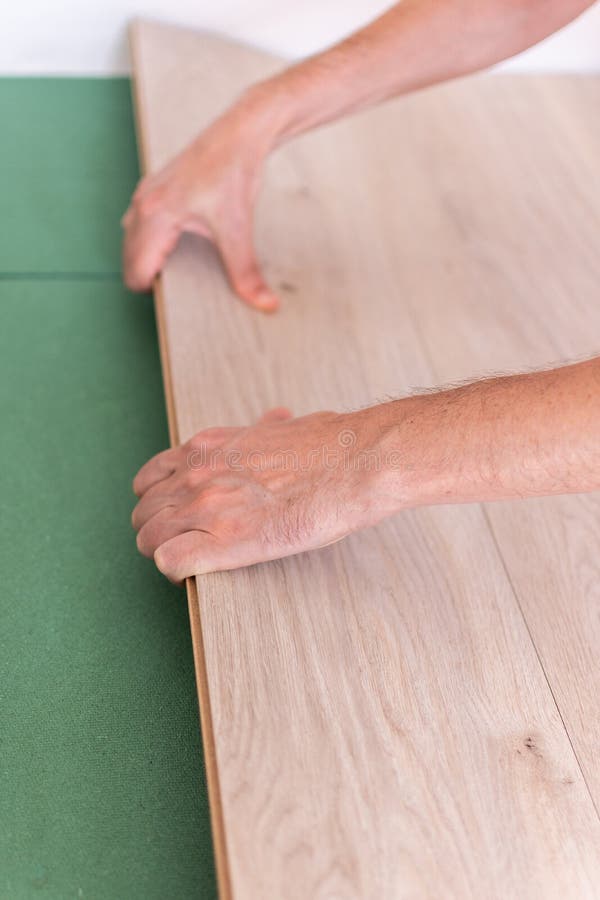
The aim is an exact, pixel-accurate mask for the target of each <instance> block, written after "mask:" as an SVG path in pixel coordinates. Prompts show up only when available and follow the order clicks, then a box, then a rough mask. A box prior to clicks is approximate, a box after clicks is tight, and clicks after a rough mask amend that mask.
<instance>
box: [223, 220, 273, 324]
mask: <svg viewBox="0 0 600 900" xmlns="http://www.w3.org/2000/svg"><path fill="white" fill-rule="evenodd" d="M216 244H217V247H218V248H219V252H220V253H221V257H222V259H223V264H224V266H225V271H226V272H227V276H228V278H229V281H230V282H231V286H232V288H233V290H234V291H235V292H236V294H237V295H238V297H240V298H241V299H242V300H243V301H244V302H245V303H247V304H248V305H249V306H252V307H254V309H260V310H262V311H263V312H275V310H276V309H277V308H278V307H279V298H278V297H277V296H276V294H275V293H274V292H273V291H272V290H271V289H270V287H269V285H268V284H267V282H266V281H265V279H264V278H263V276H262V272H261V271H260V268H259V265H258V262H257V259H256V253H255V250H254V245H253V241H252V234H251V233H250V227H249V223H246V229H245V230H244V231H243V232H242V233H237V234H232V233H224V232H223V233H221V234H218V235H216Z"/></svg>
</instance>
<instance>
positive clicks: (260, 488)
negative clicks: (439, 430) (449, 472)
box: [132, 409, 384, 582]
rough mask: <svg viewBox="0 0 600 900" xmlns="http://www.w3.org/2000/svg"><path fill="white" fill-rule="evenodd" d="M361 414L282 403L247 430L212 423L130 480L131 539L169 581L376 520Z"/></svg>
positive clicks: (310, 543)
mask: <svg viewBox="0 0 600 900" xmlns="http://www.w3.org/2000/svg"><path fill="white" fill-rule="evenodd" d="M357 416H360V413H358V414H357V413H353V414H348V415H336V414H335V413H329V412H326V413H325V412H324V413H315V414H313V415H309V416H304V417H303V418H298V419H293V418H292V417H291V413H290V412H289V411H288V410H285V409H275V410H272V411H271V412H270V413H267V414H266V415H265V416H264V417H263V418H262V419H261V420H260V422H259V423H258V424H257V425H254V426H252V427H250V428H211V429H208V430H206V431H201V432H199V433H198V434H197V435H195V437H193V438H192V439H191V440H190V441H188V442H187V443H185V444H182V445H181V446H179V447H175V448H173V449H171V450H165V451H164V452H163V453H159V454H158V455H157V456H155V457H153V458H152V459H151V460H150V461H149V462H147V463H146V464H145V465H144V466H142V468H141V469H140V471H139V472H138V474H137V475H136V477H135V480H134V482H133V489H134V491H135V493H136V494H137V496H138V497H139V498H140V499H139V502H138V504H137V506H136V507H135V509H134V511H133V515H132V523H133V526H134V528H135V529H136V530H137V531H138V536H137V545H138V548H139V550H140V551H141V552H142V553H143V554H144V556H148V557H152V556H154V560H155V562H156V565H157V566H158V568H159V569H160V571H161V572H163V573H164V574H165V575H166V576H167V577H168V578H169V579H170V580H171V581H174V582H180V581H182V580H183V579H184V578H186V577H188V576H192V575H200V574H203V573H206V572H214V571H221V570H224V569H237V568H240V567H241V566H248V565H252V564H254V563H258V562H262V561H265V560H270V559H277V558H279V557H282V556H289V555H291V554H294V553H300V552H301V551H303V550H311V549H315V548H317V547H323V546H325V545H327V544H330V543H333V542H334V541H337V540H339V539H341V538H342V537H344V536H345V535H347V534H348V533H349V532H351V531H354V530H355V529H357V528H361V527H364V526H366V525H370V524H373V522H375V521H377V520H378V519H379V518H381V517H382V515H383V514H384V513H380V512H379V511H378V510H377V508H376V505H375V502H374V494H373V493H372V491H371V485H372V477H373V473H372V472H370V471H369V470H368V468H366V467H361V466H360V465H356V464H355V463H356V460H357V458H358V457H357V454H358V453H360V450H361V446H362V445H363V443H364V442H363V440H362V439H361V431H363V430H364V429H361V431H359V430H358V429H359V425H358V422H357Z"/></svg>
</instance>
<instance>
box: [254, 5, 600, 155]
mask: <svg viewBox="0 0 600 900" xmlns="http://www.w3.org/2000/svg"><path fill="white" fill-rule="evenodd" d="M590 5H591V0H403V2H402V3H399V4H397V5H396V6H394V7H393V8H392V9H390V10H389V11H388V12H386V13H385V14H384V15H382V16H381V17H380V18H378V19H377V20H375V21H374V22H372V23H371V24H370V25H368V26H367V27H365V28H363V29H362V30H360V31H358V32H356V33H355V34H354V35H352V36H351V37H349V38H348V39H346V40H344V41H342V42H341V43H339V44H337V45H336V46H334V47H332V48H330V49H328V50H326V51H324V52H322V53H319V54H317V55H316V56H313V57H311V58H309V59H306V60H304V61H303V62H300V63H298V64H297V65H294V66H291V67H290V68H288V69H286V70H284V71H283V72H281V73H280V74H278V75H276V76H275V77H273V78H270V79H268V80H267V81H265V82H262V83H260V84H258V85H255V86H254V87H253V88H252V89H251V90H250V91H249V92H248V93H247V94H246V95H245V96H244V98H243V99H242V101H241V105H242V107H244V108H245V109H246V110H248V111H249V114H250V117H251V118H252V117H253V116H254V117H256V118H257V119H258V120H259V121H260V126H261V129H262V133H263V135H264V137H265V140H266V143H267V145H268V148H269V149H270V148H271V147H272V146H276V145H277V144H280V143H282V142H284V141H285V140H287V139H288V138H290V137H292V136H293V135H295V134H298V133H300V132H303V131H306V130H309V129H311V128H314V127H316V126H318V125H321V124H323V123H325V122H328V121H331V120H334V119H337V118H340V117H341V116H344V115H347V114H348V113H351V112H355V111H358V110H360V109H363V108H365V107H368V106H371V105H374V104H377V103H380V102H381V101H383V100H386V99H388V98H390V97H394V96H398V95H400V94H405V93H408V92H410V91H413V90H416V89H418V88H422V87H425V86H427V85H431V84H435V83H438V82H442V81H446V80H448V79H451V78H455V77H457V76H460V75H466V74H468V73H470V72H474V71H477V70H479V69H483V68H486V67H488V66H491V65H493V64H494V63H497V62H500V61H501V60H503V59H506V58H507V57H510V56H513V55H514V54H516V53H519V52H520V51H522V50H525V49H526V48H527V47H530V46H532V45H533V44H535V43H537V42H538V41H540V40H542V39H543V38H545V37H547V36H548V35H549V34H552V33H553V32H554V31H556V30H557V29H559V28H561V27H562V26H563V25H566V24H567V23H568V22H569V21H570V20H572V19H574V18H575V17H576V16H577V15H579V13H581V12H582V11H583V10H584V9H586V8H587V7H588V6H590Z"/></svg>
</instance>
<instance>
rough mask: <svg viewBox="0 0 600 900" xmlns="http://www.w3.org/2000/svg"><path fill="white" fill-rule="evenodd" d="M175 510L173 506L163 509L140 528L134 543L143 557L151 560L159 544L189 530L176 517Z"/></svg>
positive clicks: (186, 525)
mask: <svg viewBox="0 0 600 900" xmlns="http://www.w3.org/2000/svg"><path fill="white" fill-rule="evenodd" d="M175 510H176V507H175V506H165V507H163V509H161V510H160V511H159V512H157V513H156V515H155V516H152V518H151V519H148V521H147V522H146V524H145V525H144V526H143V527H142V528H140V530H139V531H138V535H137V538H136V543H137V548H138V550H139V551H140V553H141V554H142V555H143V556H147V557H148V558H149V559H151V558H152V557H153V556H154V553H155V551H156V550H157V549H158V547H160V545H161V544H164V543H165V541H169V540H171V538H174V537H175V536H176V535H178V534H181V533H183V532H185V530H186V528H189V525H188V524H187V523H186V522H185V521H184V520H182V519H181V518H179V517H178V516H177V514H176V512H175Z"/></svg>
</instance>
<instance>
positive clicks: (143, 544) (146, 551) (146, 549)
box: [135, 526, 154, 556]
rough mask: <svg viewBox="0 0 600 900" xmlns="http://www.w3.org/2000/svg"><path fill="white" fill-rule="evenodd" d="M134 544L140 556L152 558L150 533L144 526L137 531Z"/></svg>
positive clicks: (152, 547) (152, 549)
mask: <svg viewBox="0 0 600 900" xmlns="http://www.w3.org/2000/svg"><path fill="white" fill-rule="evenodd" d="M135 542H136V544H137V548H138V550H139V551H140V553H141V554H142V556H152V554H153V552H154V546H153V543H152V541H151V540H150V531H149V529H148V528H146V527H145V526H144V527H143V528H141V529H140V530H139V531H138V534H137V537H136V539H135Z"/></svg>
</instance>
